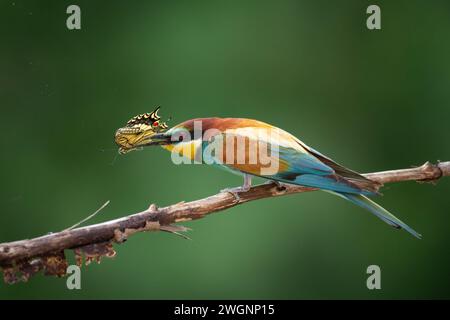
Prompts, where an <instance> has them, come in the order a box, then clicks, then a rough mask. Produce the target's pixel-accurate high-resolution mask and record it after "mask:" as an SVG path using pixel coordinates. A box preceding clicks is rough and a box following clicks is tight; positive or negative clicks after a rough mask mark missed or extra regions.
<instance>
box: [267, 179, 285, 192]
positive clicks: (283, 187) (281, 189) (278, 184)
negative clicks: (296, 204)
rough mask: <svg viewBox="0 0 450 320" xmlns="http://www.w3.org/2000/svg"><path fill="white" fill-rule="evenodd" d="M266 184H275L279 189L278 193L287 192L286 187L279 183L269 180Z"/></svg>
mask: <svg viewBox="0 0 450 320" xmlns="http://www.w3.org/2000/svg"><path fill="white" fill-rule="evenodd" d="M266 184H269V185H270V184H273V185H274V186H275V187H276V188H277V191H284V190H286V186H285V185H284V184H283V183H281V182H279V181H275V180H267V182H266Z"/></svg>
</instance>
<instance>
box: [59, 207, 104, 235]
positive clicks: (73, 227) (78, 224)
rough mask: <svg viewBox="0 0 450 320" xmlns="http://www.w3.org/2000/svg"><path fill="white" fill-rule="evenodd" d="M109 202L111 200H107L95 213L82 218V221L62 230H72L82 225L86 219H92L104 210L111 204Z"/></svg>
mask: <svg viewBox="0 0 450 320" xmlns="http://www.w3.org/2000/svg"><path fill="white" fill-rule="evenodd" d="M109 202H110V201H109V200H108V201H106V202H105V203H104V204H103V205H102V206H101V207H100V208H98V209H97V211H95V212H94V213H93V214H91V215H90V216H88V217H86V218H84V219H83V220H81V221H80V222H77V223H75V224H74V225H73V226H71V227H69V228H67V229H64V230H63V231H62V232H64V231H69V230H72V229H75V228H76V227H78V226H80V225H81V224H83V223H85V222H86V221H88V220H90V219H92V218H93V217H95V216H96V215H97V214H98V213H99V212H100V211H102V210H103V209H104V208H105V207H106V206H107V205H108V204H109Z"/></svg>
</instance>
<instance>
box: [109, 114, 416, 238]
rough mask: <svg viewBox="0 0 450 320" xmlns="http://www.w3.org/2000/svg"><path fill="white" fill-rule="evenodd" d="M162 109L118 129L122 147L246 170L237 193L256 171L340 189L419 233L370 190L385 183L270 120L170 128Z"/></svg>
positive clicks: (224, 120) (382, 216) (394, 222)
mask: <svg viewBox="0 0 450 320" xmlns="http://www.w3.org/2000/svg"><path fill="white" fill-rule="evenodd" d="M157 111H158V109H156V110H155V111H154V112H152V113H147V114H143V115H139V116H136V117H134V118H132V119H131V120H130V121H128V123H127V125H126V126H125V127H123V128H120V129H119V130H117V132H116V142H117V144H118V145H119V146H120V149H119V152H120V153H126V152H128V151H131V150H134V149H136V148H139V147H144V146H154V145H159V146H161V147H163V148H164V149H166V150H169V151H171V152H172V156H173V157H172V159H177V161H178V160H179V159H178V157H181V158H183V159H187V160H189V161H195V162H196V163H208V164H213V165H215V166H219V167H221V168H225V169H227V170H230V171H232V172H234V173H238V174H240V175H243V177H244V184H243V186H241V187H238V188H232V189H227V191H229V192H231V193H233V194H234V195H235V196H236V197H239V195H238V194H239V193H241V192H246V191H248V190H249V189H250V187H251V177H252V176H258V177H262V178H265V179H268V180H271V181H275V182H276V183H277V184H280V183H288V184H294V185H300V186H306V187H312V188H317V189H321V190H324V191H327V192H329V193H332V194H335V195H338V196H340V197H342V198H344V199H346V200H348V201H350V202H352V203H354V204H356V205H358V206H360V207H363V208H364V209H366V210H368V211H370V212H371V213H373V214H374V215H376V216H377V217H379V218H380V219H381V220H383V221H384V222H386V223H388V224H389V225H391V226H393V227H395V228H398V229H401V228H403V229H405V230H406V231H408V232H409V233H411V234H412V235H414V236H415V237H417V238H420V237H421V235H420V234H419V233H417V232H416V231H414V230H413V229H412V228H410V227H409V226H408V225H406V224H405V223H404V222H402V221H401V220H399V219H398V218H396V217H395V216H394V215H393V214H391V213H390V212H389V211H387V210H386V209H384V208H383V207H381V206H380V205H378V204H377V203H375V202H373V201H372V200H370V199H369V198H367V196H371V195H376V194H378V189H379V187H380V186H381V185H380V184H379V183H377V182H375V181H372V180H369V179H367V178H365V177H364V176H362V175H361V174H359V173H357V172H355V171H353V170H350V169H347V168H345V167H343V166H342V165H340V164H338V163H336V162H335V161H333V160H331V159H330V158H328V157H327V156H325V155H323V154H321V153H320V152H318V151H316V150H314V149H313V148H311V147H309V146H307V145H306V144H305V143H303V142H302V141H300V140H299V139H297V138H296V137H294V136H293V135H291V134H290V133H288V132H286V131H284V130H282V129H279V128H276V127H274V126H271V125H270V124H267V123H264V122H261V121H257V120H253V119H242V118H198V119H192V120H188V121H185V122H183V123H180V124H178V125H176V126H174V127H172V128H171V129H168V130H166V129H167V125H166V124H165V123H162V122H160V118H159V116H158V115H157Z"/></svg>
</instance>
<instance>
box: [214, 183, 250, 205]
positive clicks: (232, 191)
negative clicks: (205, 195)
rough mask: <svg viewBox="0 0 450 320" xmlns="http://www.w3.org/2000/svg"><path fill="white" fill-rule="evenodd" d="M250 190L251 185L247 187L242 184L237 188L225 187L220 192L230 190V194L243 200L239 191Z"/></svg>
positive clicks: (238, 199)
mask: <svg viewBox="0 0 450 320" xmlns="http://www.w3.org/2000/svg"><path fill="white" fill-rule="evenodd" d="M249 190H250V187H246V186H240V187H236V188H225V189H222V190H220V192H228V193H229V194H231V195H232V196H233V197H234V198H235V199H236V201H238V202H239V201H241V197H240V196H239V193H244V192H247V191H249Z"/></svg>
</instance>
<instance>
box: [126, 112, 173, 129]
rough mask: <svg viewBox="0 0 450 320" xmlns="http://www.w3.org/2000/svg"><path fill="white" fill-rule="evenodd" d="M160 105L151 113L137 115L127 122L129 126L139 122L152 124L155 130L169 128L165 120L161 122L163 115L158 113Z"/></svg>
mask: <svg viewBox="0 0 450 320" xmlns="http://www.w3.org/2000/svg"><path fill="white" fill-rule="evenodd" d="M159 109H160V107H157V108H156V109H155V111H153V112H151V113H143V114H140V115H137V116H135V117H133V118H131V119H130V120H128V122H127V127H128V126H129V127H133V126H135V125H139V124H146V125H148V126H151V127H152V128H153V129H154V131H155V132H159V131H162V130H165V129H167V128H168V125H167V124H166V123H165V122H161V121H160V120H161V117H160V116H159V115H158V111H159Z"/></svg>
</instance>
